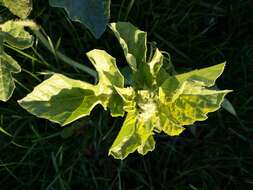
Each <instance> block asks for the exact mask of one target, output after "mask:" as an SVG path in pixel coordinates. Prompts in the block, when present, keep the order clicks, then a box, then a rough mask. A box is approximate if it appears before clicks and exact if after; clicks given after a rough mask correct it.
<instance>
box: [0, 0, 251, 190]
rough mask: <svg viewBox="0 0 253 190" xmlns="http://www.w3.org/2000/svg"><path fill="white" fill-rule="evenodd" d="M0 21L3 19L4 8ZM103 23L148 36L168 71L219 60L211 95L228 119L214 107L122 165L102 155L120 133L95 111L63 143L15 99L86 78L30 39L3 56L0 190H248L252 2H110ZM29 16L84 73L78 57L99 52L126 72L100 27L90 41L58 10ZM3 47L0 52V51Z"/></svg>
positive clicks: (59, 133) (42, 5)
mask: <svg viewBox="0 0 253 190" xmlns="http://www.w3.org/2000/svg"><path fill="white" fill-rule="evenodd" d="M0 11H1V14H3V15H5V16H7V17H11V14H10V13H9V12H8V10H7V9H4V8H2V9H1V10H0ZM111 15H112V18H111V21H119V20H120V21H130V22H132V23H133V24H134V25H136V26H138V27H139V28H141V29H142V30H145V31H147V32H148V39H149V41H150V43H155V42H157V44H156V45H157V46H158V47H159V49H162V50H164V51H167V52H169V53H170V54H171V58H172V61H173V63H174V65H175V67H176V70H183V69H194V68H202V67H204V66H210V65H214V64H217V63H220V62H223V61H225V60H226V61H227V67H226V70H225V73H224V74H223V76H222V77H221V78H220V79H219V80H218V86H219V87H220V88H221V89H233V90H234V92H233V93H230V94H229V95H228V96H227V98H228V99H229V100H230V101H231V102H232V104H233V105H234V107H235V109H236V111H237V114H238V117H234V116H232V115H231V114H229V113H228V112H226V111H224V110H220V111H218V112H216V113H212V114H210V115H209V119H208V120H207V121H205V122H200V123H196V125H195V128H193V129H191V128H190V129H189V130H186V131H185V132H184V133H183V134H182V135H180V136H179V137H176V138H175V137H174V138H170V137H167V136H163V135H160V136H157V139H156V140H157V146H156V150H155V151H154V152H152V153H149V154H148V155H146V156H145V157H142V156H140V155H138V154H136V153H135V154H132V155H130V156H129V157H128V158H127V159H125V160H124V161H119V160H114V159H113V158H112V157H108V156H107V151H108V149H109V147H110V145H111V144H112V142H113V139H114V138H115V137H116V134H117V133H118V131H119V126H121V123H122V119H121V118H111V117H110V116H109V113H107V112H105V111H103V110H102V109H101V107H97V108H96V109H95V110H94V111H93V112H92V115H91V116H90V117H87V118H85V119H81V120H79V121H78V122H75V123H74V124H72V125H71V126H70V128H74V130H73V134H72V136H66V134H67V133H66V130H68V129H65V130H62V128H61V127H59V126H58V125H57V124H53V123H50V122H48V121H46V120H43V119H38V118H36V117H34V116H32V115H30V114H28V113H27V112H26V111H24V110H22V109H21V108H20V107H19V106H18V105H17V103H16V101H17V100H18V99H20V98H22V97H24V95H25V94H27V93H28V92H30V91H31V90H32V89H33V87H34V86H35V85H37V84H39V83H40V81H43V80H44V79H45V78H46V77H47V75H48V73H50V72H52V71H53V72H59V73H63V74H65V75H67V76H70V77H72V78H77V79H82V80H86V81H90V80H91V78H90V77H89V76H87V75H86V74H85V73H83V72H81V71H79V70H76V69H74V68H72V67H70V66H69V65H67V64H65V63H63V62H61V61H60V60H59V59H58V58H57V57H56V56H55V55H54V54H51V53H49V51H48V50H47V49H45V48H44V47H43V46H42V45H41V44H40V42H39V41H36V43H35V45H34V48H32V49H29V50H26V51H22V52H21V51H18V50H16V49H10V48H9V49H8V52H9V53H10V54H11V55H13V56H15V58H16V59H17V60H19V63H20V65H21V66H22V68H23V71H22V73H21V74H18V75H16V84H17V89H16V90H15V93H14V96H13V97H12V99H11V100H10V101H9V102H8V103H2V102H1V103H0V127H2V128H3V129H4V130H6V131H8V133H10V135H6V134H4V133H0V150H1V154H0V189H1V190H5V189H6V190H7V189H8V190H12V189H13V190H14V189H15V190H18V189H26V190H28V189H42V190H51V189H52V190H53V189H57V190H58V189H59V190H65V189H66V190H69V189H101V190H109V189H118V190H125V189H131V190H137V189H138V190H141V189H145V190H146V189H150V190H151V189H152V190H156V189H158V190H163V189H177V190H181V189H182V190H185V189H189V190H209V189H210V190H214V189H215V190H219V189H221V190H226V189H229V190H231V189H242V190H246V189H253V138H252V134H253V128H252V126H253V117H252V116H253V93H252V92H253V75H252V74H251V73H252V72H253V35H252V34H253V2H252V0H212V1H211V0H209V1H204V0H160V1H157V0H123V1H122V2H119V1H116V0H112V6H111ZM30 18H32V19H34V20H35V21H36V22H37V23H38V24H40V25H41V26H42V27H43V29H44V30H45V32H46V33H47V35H48V37H49V38H50V39H51V41H52V44H53V45H54V48H55V49H59V50H60V51H61V52H63V53H64V54H66V55H68V56H69V57H71V58H73V59H74V60H76V61H79V62H81V63H83V64H86V65H89V66H91V64H90V63H89V62H88V60H87V58H86V57H85V52H87V51H89V50H91V49H94V48H100V49H105V50H106V51H107V52H108V53H110V54H111V55H113V56H114V57H116V58H117V59H118V63H119V66H120V67H121V68H122V67H123V66H125V65H126V63H125V60H124V59H123V52H122V51H121V49H120V47H119V45H118V43H117V41H116V39H115V38H114V37H113V35H112V33H111V32H110V31H109V30H108V31H106V32H105V34H104V35H103V36H102V37H101V38H100V39H99V40H95V39H94V38H93V37H92V35H91V34H90V33H89V32H88V31H87V30H86V29H85V28H84V27H83V26H81V25H80V24H78V23H71V22H70V20H69V19H68V18H67V17H66V14H65V12H64V11H63V10H61V9H56V8H50V7H49V6H48V3H47V1H45V0H44V1H39V0H34V10H33V13H32V15H31V16H30ZM6 49H7V48H6Z"/></svg>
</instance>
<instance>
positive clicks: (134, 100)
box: [19, 22, 229, 159]
mask: <svg viewBox="0 0 253 190" xmlns="http://www.w3.org/2000/svg"><path fill="white" fill-rule="evenodd" d="M110 28H111V30H112V31H113V32H114V34H115V36H116V37H117V39H118V41H119V42H120V45H121V46H122V48H123V51H124V54H125V57H126V60H127V63H128V64H129V67H130V68H131V70H132V77H131V78H132V80H131V81H132V84H130V85H129V86H127V85H126V84H125V81H124V80H125V79H124V77H123V75H122V74H121V73H120V71H119V69H118V68H117V65H116V60H115V59H114V58H113V57H112V56H110V55H109V54H107V53H106V52H105V51H103V50H92V51H90V52H88V53H87V56H88V58H89V60H90V61H91V62H92V64H93V66H94V67H95V69H96V70H97V72H98V76H99V82H98V83H97V84H95V85H93V84H89V83H86V82H84V81H79V80H74V79H70V78H68V77H66V76H63V75H61V74H54V75H53V76H52V77H51V78H49V79H47V80H46V81H44V82H43V83H41V84H40V85H38V86H37V87H35V89H34V90H33V92H31V93H30V94H28V95H27V96H26V97H25V98H23V99H22V100H20V101H19V104H20V105H21V106H22V107H23V108H24V109H26V110H27V111H29V112H30V113H32V114H34V115H36V116H38V117H41V118H46V119H49V120H50V121H53V122H57V123H59V124H61V125H62V126H64V125H67V124H69V123H71V122H73V121H75V120H77V119H79V118H81V117H84V116H88V115H89V114H90V112H91V110H92V109H93V108H94V107H95V106H96V105H98V104H101V105H102V106H103V107H104V109H105V110H107V109H108V110H110V113H111V115H112V116H113V117H119V116H121V117H123V116H125V115H126V118H125V121H124V123H123V126H122V127H121V130H120V132H119V134H118V136H117V138H116V140H115V141H114V143H113V145H112V146H111V148H110V150H109V154H110V155H112V156H113V157H114V158H117V159H124V158H126V157H127V156H128V155H129V154H130V153H132V152H135V151H138V152H139V153H140V154H143V155H145V154H146V153H147V152H149V151H152V150H153V149H154V148H155V140H154V135H155V133H160V132H164V133H166V134H168V135H170V136H175V135H179V134H180V133H181V132H182V131H183V130H184V129H185V126H187V125H190V124H193V123H194V122H195V121H203V120H205V119H207V114H208V113H209V112H213V111H216V110H217V109H219V108H220V106H221V103H222V101H223V99H224V96H225V95H226V94H227V93H228V92H229V91H228V90H213V89H211V88H210V87H212V86H213V85H214V84H215V81H216V79H217V78H218V77H219V76H220V75H221V74H222V72H223V70H224V67H225V64H224V63H222V64H219V65H215V66H212V67H208V68H205V69H200V70H194V71H191V72H187V73H183V74H175V73H174V72H168V70H166V69H165V68H164V67H163V65H164V63H165V59H164V56H163V54H162V53H161V51H160V50H159V49H156V50H155V52H154V54H153V56H152V58H151V59H150V60H149V61H147V58H146V57H147V34H146V33H145V32H143V31H141V30H138V29H137V28H136V27H135V26H133V25H132V24H130V23H125V22H119V23H112V24H110ZM167 64H169V63H167Z"/></svg>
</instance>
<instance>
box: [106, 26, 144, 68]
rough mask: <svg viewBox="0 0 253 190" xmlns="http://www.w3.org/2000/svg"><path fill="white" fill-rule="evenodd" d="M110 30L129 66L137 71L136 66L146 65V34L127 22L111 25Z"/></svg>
mask: <svg viewBox="0 0 253 190" xmlns="http://www.w3.org/2000/svg"><path fill="white" fill-rule="evenodd" d="M110 28H111V30H112V31H113V32H114V34H115V36H116V37H117V39H118V40H119V42H120V45H121V47H122V48H123V51H124V54H125V57H126V60H127V62H128V64H129V66H130V67H131V69H132V70H133V71H137V67H138V64H143V63H146V56H147V55H146V54H147V33H146V32H143V31H141V30H139V29H138V28H136V27H135V26H134V25H132V24H131V23H128V22H117V23H111V24H110Z"/></svg>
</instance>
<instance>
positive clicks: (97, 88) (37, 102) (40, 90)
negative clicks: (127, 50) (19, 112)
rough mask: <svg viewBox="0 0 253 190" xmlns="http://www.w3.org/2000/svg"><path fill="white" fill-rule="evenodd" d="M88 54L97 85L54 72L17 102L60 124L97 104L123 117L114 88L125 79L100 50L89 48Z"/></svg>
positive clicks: (68, 121)
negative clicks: (96, 74) (96, 77)
mask: <svg viewBox="0 0 253 190" xmlns="http://www.w3.org/2000/svg"><path fill="white" fill-rule="evenodd" d="M87 56H88V58H89V59H90V60H91V62H92V63H93V65H94V67H95V68H96V70H97V71H98V75H99V82H98V84H96V85H92V84H89V83H86V82H82V81H79V80H74V79H70V78H68V77H65V76H63V75H61V74H54V75H53V76H52V77H51V78H49V79H48V80H46V81H44V82H43V83H41V84H40V85H38V86H37V87H35V89H34V90H33V92H31V93H30V94H28V95H27V96H26V97H25V98H23V99H22V100H20V101H19V104H20V105H21V106H22V107H23V108H24V109H26V110H27V111H29V112H30V113H32V114H34V115H36V116H38V117H41V118H46V119H48V120H50V121H53V122H56V123H59V124H61V125H67V124H69V123H71V122H73V121H75V120H77V119H79V118H81V117H84V116H87V115H89V114H90V112H91V111H92V109H93V108H94V107H95V106H96V105H98V104H101V105H102V106H103V107H104V109H107V108H109V109H110V110H111V115H112V116H123V114H124V110H123V105H122V104H123V102H122V100H121V98H120V97H119V96H117V95H116V94H115V91H114V89H113V87H114V86H116V87H117V86H118V87H123V85H124V78H123V76H122V75H121V74H120V72H119V70H118V68H117V66H116V64H115V59H114V58H113V57H111V56H110V55H109V54H107V53H106V52H105V51H102V50H92V51H90V52H88V53H87Z"/></svg>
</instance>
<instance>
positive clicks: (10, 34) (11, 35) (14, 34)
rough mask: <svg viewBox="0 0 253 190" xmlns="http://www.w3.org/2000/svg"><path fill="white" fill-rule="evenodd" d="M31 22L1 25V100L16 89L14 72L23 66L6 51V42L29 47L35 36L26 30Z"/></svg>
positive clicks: (12, 22)
mask: <svg viewBox="0 0 253 190" xmlns="http://www.w3.org/2000/svg"><path fill="white" fill-rule="evenodd" d="M28 24H29V22H28V23H27V22H26V21H7V22H5V23H4V24H1V25H0V29H1V31H0V100H1V101H7V100H8V99H9V98H10V97H11V95H12V93H13V91H14V89H15V83H14V78H13V77H12V74H13V73H19V72H20V71H21V68H20V66H19V64H18V63H17V61H15V60H14V59H13V58H12V57H11V56H9V55H8V54H7V53H5V51H4V43H8V44H9V45H11V46H14V47H16V48H18V49H25V48H29V47H31V46H32V44H33V37H32V36H31V35H30V34H29V33H28V32H26V31H25V30H24V26H27V25H28Z"/></svg>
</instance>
